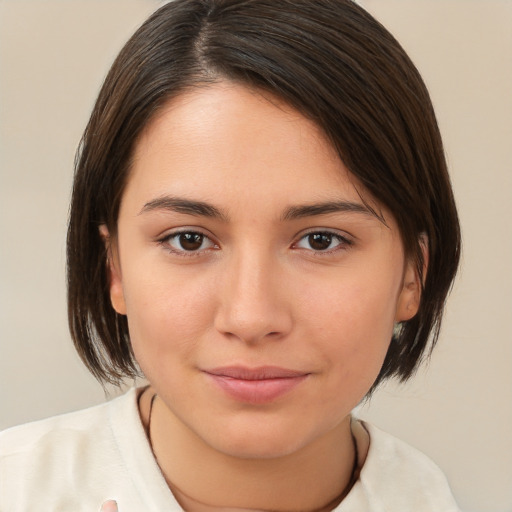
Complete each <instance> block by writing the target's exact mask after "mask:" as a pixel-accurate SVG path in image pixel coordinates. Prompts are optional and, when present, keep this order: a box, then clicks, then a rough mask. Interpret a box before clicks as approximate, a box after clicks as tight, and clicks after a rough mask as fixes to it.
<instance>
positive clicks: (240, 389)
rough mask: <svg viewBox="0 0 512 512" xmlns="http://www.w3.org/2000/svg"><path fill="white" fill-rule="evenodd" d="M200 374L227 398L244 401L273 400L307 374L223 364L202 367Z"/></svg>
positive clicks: (294, 386) (260, 402) (259, 401)
mask: <svg viewBox="0 0 512 512" xmlns="http://www.w3.org/2000/svg"><path fill="white" fill-rule="evenodd" d="M203 373H204V374H205V375H206V376H207V377H208V378H209V379H210V380H211V381H212V382H213V383H214V384H215V385H216V386H217V387H218V388H220V389H221V390H222V391H223V392H224V394H226V395H227V396H228V397H230V398H231V399H234V400H236V401H239V402H244V403H248V404H265V403H270V402H273V401H274V400H276V399H277V398H279V397H281V396H282V395H285V394H287V393H289V392H290V391H292V390H293V389H294V388H296V387H297V386H298V385H299V384H301V383H302V382H303V381H304V380H306V379H307V377H308V376H309V375H310V373H308V372H302V371H296V370H290V369H287V368H279V367H276V366H262V367H258V368H248V367H243V366H226V367H219V368H212V369H208V370H203Z"/></svg>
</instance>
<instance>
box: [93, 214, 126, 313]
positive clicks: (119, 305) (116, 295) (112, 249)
mask: <svg viewBox="0 0 512 512" xmlns="http://www.w3.org/2000/svg"><path fill="white" fill-rule="evenodd" d="M99 231H100V236H101V239H102V240H103V243H104V244H105V249H106V251H107V261H106V265H107V274H108V280H109V289H110V302H111V303H112V307H113V308H114V309H115V311H116V312H117V313H119V314H120V315H126V303H125V300H124V291H123V280H122V276H121V267H120V265H119V253H118V250H117V246H116V243H115V242H114V241H113V240H112V238H111V236H110V233H109V231H108V228H107V226H106V225H105V224H101V226H100V227H99Z"/></svg>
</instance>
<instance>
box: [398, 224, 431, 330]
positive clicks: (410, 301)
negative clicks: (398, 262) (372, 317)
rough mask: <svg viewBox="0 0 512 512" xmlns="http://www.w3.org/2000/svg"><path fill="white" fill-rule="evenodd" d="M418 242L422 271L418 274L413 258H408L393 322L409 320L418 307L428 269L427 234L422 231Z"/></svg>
mask: <svg viewBox="0 0 512 512" xmlns="http://www.w3.org/2000/svg"><path fill="white" fill-rule="evenodd" d="M418 242H419V244H420V247H421V252H422V255H423V262H422V263H423V269H422V270H423V272H422V275H421V276H420V275H419V272H418V269H417V267H416V262H415V261H414V259H413V258H409V260H408V261H407V263H406V268H405V271H404V278H403V284H402V290H401V292H400V295H399V297H398V302H397V307H396V315H395V322H405V321H407V320H410V319H411V318H412V317H413V316H414V315H415V314H416V313H417V312H418V309H419V307H420V300H421V292H422V289H423V284H424V283H425V276H426V275H427V269H428V239H427V235H426V234H425V233H422V234H421V235H420V238H419V241H418ZM422 280H423V281H422Z"/></svg>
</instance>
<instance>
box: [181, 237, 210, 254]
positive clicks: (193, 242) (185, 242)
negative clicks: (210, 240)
mask: <svg viewBox="0 0 512 512" xmlns="http://www.w3.org/2000/svg"><path fill="white" fill-rule="evenodd" d="M203 239H204V236H203V235H201V233H181V234H180V235H178V241H179V244H180V246H181V248H182V249H185V251H197V250H198V249H200V248H201V245H203Z"/></svg>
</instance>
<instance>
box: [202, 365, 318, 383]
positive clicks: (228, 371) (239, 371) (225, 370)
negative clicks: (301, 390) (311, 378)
mask: <svg viewBox="0 0 512 512" xmlns="http://www.w3.org/2000/svg"><path fill="white" fill-rule="evenodd" d="M203 371H204V372H205V373H208V374H210V375H214V376H216V377H228V378H230V379H239V380H267V379H292V378H296V377H304V376H306V375H308V373H309V372H304V371H297V370H290V369H288V368H280V367H278V366H259V367H256V368H249V367H245V366H222V367H217V368H210V369H207V370H203Z"/></svg>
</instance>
